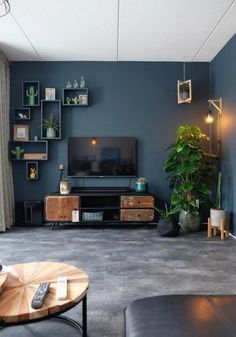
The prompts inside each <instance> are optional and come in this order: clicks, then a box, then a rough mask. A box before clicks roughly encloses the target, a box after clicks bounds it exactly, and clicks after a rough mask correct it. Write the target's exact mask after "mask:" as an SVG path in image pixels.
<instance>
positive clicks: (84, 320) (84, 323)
mask: <svg viewBox="0 0 236 337" xmlns="http://www.w3.org/2000/svg"><path fill="white" fill-rule="evenodd" d="M82 326H83V337H87V295H85V296H84V298H83V302H82Z"/></svg>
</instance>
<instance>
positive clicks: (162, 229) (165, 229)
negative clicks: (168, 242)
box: [157, 219, 179, 237]
mask: <svg viewBox="0 0 236 337" xmlns="http://www.w3.org/2000/svg"><path fill="white" fill-rule="evenodd" d="M157 231H158V234H159V235H160V236H164V237H176V236H178V235H179V225H178V224H177V221H175V220H164V219H160V220H159V221H158V223H157Z"/></svg>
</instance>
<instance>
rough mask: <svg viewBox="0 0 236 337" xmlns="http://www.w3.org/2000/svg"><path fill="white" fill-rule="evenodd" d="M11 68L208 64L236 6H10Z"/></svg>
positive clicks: (135, 1) (234, 27)
mask: <svg viewBox="0 0 236 337" xmlns="http://www.w3.org/2000/svg"><path fill="white" fill-rule="evenodd" d="M9 1H10V4H11V12H10V14H8V15H7V16H5V17H2V18H0V49H1V50H2V51H3V52H4V53H5V54H6V55H7V56H8V58H9V59H10V60H12V61H67V60H68V61H70V60H76V61H84V60H88V61H211V60H212V59H213V58H214V57H215V55H216V54H217V53H218V52H219V51H220V50H221V48H222V47H223V46H224V45H225V44H226V43H227V41H228V40H229V39H230V38H231V37H232V36H233V35H234V34H235V33H236V0H234V1H232V0H40V1H35V0H20V1H19V0H9Z"/></svg>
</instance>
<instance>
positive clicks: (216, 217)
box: [210, 172, 227, 227]
mask: <svg viewBox="0 0 236 337" xmlns="http://www.w3.org/2000/svg"><path fill="white" fill-rule="evenodd" d="M221 185H222V173H221V172H218V175H217V188H216V203H215V208H211V210H210V218H211V225H212V226H215V227H220V225H221V221H222V220H223V221H224V222H225V221H227V211H226V210H225V209H222V208H221Z"/></svg>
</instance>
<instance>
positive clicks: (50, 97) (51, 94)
mask: <svg viewBox="0 0 236 337" xmlns="http://www.w3.org/2000/svg"><path fill="white" fill-rule="evenodd" d="M55 99H56V89H55V88H45V100H46V101H55Z"/></svg>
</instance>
